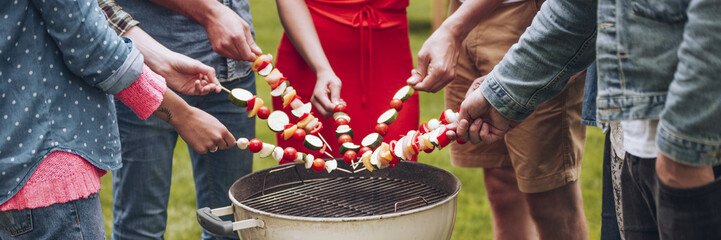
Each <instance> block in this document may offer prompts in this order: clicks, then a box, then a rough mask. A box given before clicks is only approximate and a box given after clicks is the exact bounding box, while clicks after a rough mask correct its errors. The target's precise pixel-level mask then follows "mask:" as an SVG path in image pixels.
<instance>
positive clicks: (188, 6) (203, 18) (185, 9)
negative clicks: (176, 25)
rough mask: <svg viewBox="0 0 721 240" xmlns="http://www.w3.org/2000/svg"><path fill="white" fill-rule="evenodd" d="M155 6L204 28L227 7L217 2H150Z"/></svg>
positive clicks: (203, 0) (170, 0)
mask: <svg viewBox="0 0 721 240" xmlns="http://www.w3.org/2000/svg"><path fill="white" fill-rule="evenodd" d="M150 1H152V2H154V3H155V4H158V5H160V6H163V7H165V8H167V9H170V10H173V11H174V12H177V13H179V14H180V15H183V16H185V17H187V18H190V19H193V20H195V21H196V22H198V23H200V24H201V25H203V26H208V24H210V23H211V22H212V21H214V20H216V16H218V15H219V14H220V8H225V7H226V6H225V5H223V4H222V3H220V2H218V1H217V0H150Z"/></svg>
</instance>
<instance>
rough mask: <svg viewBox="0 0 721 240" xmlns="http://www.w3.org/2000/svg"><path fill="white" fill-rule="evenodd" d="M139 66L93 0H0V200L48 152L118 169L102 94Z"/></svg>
mask: <svg viewBox="0 0 721 240" xmlns="http://www.w3.org/2000/svg"><path fill="white" fill-rule="evenodd" d="M142 67H143V56H142V55H141V54H140V52H139V51H138V50H137V49H136V48H133V46H132V42H131V41H130V40H129V39H121V38H119V37H118V36H117V34H116V33H115V32H114V31H113V30H112V29H110V28H109V27H108V24H107V21H106V19H105V17H104V16H103V14H102V13H101V12H100V11H99V9H98V5H97V2H96V1H95V0H13V1H0V204H2V203H4V202H6V201H7V200H8V199H10V198H11V197H12V196H14V195H15V194H16V193H17V192H18V191H19V190H20V189H21V188H22V186H24V185H25V182H27V180H28V179H29V178H30V176H31V175H32V174H33V172H35V169H36V168H37V166H38V164H40V162H41V161H42V160H43V159H44V158H45V156H47V155H48V154H50V153H52V152H54V151H65V152H71V153H74V154H77V155H79V156H81V157H82V158H84V159H86V160H87V161H88V162H90V163H91V164H93V165H95V166H96V167H98V168H102V169H105V170H115V169H118V168H120V166H121V163H120V139H119V136H118V127H117V123H116V118H115V105H114V102H113V96H112V95H110V94H114V93H118V92H120V91H121V90H123V89H125V88H127V87H128V86H130V84H132V83H133V82H134V81H135V80H136V79H137V78H138V76H139V75H140V72H141V71H142Z"/></svg>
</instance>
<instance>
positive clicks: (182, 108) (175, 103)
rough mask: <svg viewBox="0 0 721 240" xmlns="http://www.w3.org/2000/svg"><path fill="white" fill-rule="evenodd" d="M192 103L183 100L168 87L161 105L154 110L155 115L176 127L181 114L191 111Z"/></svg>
mask: <svg viewBox="0 0 721 240" xmlns="http://www.w3.org/2000/svg"><path fill="white" fill-rule="evenodd" d="M190 108H191V107H190V105H188V103H186V102H185V101H183V99H182V98H181V97H180V96H178V94H176V93H175V92H173V91H172V90H170V89H168V90H165V94H163V101H162V102H160V106H158V108H157V109H156V110H155V111H154V112H153V116H155V117H157V118H159V119H161V120H163V121H165V122H167V123H168V124H170V125H171V126H173V127H175V125H176V124H178V121H180V118H181V117H180V116H185V115H187V114H188V113H189V112H190Z"/></svg>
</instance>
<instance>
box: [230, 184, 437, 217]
mask: <svg viewBox="0 0 721 240" xmlns="http://www.w3.org/2000/svg"><path fill="white" fill-rule="evenodd" d="M448 195H449V194H448V193H446V192H443V191H440V190H438V189H436V188H433V187H431V186H428V185H425V184H421V183H417V182H413V181H407V180H399V179H391V178H379V177H338V178H330V179H321V180H317V181H306V183H305V184H300V183H298V185H296V186H293V187H290V188H285V189H280V190H274V189H270V190H266V194H265V195H256V196H253V197H250V198H248V199H246V200H244V201H242V202H241V203H242V204H244V205H246V206H248V207H251V208H254V209H257V210H261V211H265V212H269V213H275V214H282V215H290V216H297V217H319V218H320V217H325V218H341V217H361V216H373V215H380V214H387V213H393V212H395V211H396V210H397V211H398V212H402V211H407V210H411V209H415V208H418V207H422V206H425V205H431V204H434V203H436V202H439V201H441V200H443V199H445V198H446V197H448ZM396 208H397V209H396Z"/></svg>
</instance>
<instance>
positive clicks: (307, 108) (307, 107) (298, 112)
mask: <svg viewBox="0 0 721 240" xmlns="http://www.w3.org/2000/svg"><path fill="white" fill-rule="evenodd" d="M296 100H297V99H296ZM297 101H300V100H297ZM311 109H312V106H311V105H310V103H306V104H303V105H302V106H301V107H299V108H296V109H293V110H291V111H290V113H291V114H293V116H294V117H296V118H300V117H302V116H303V114H305V113H310V110H311Z"/></svg>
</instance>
